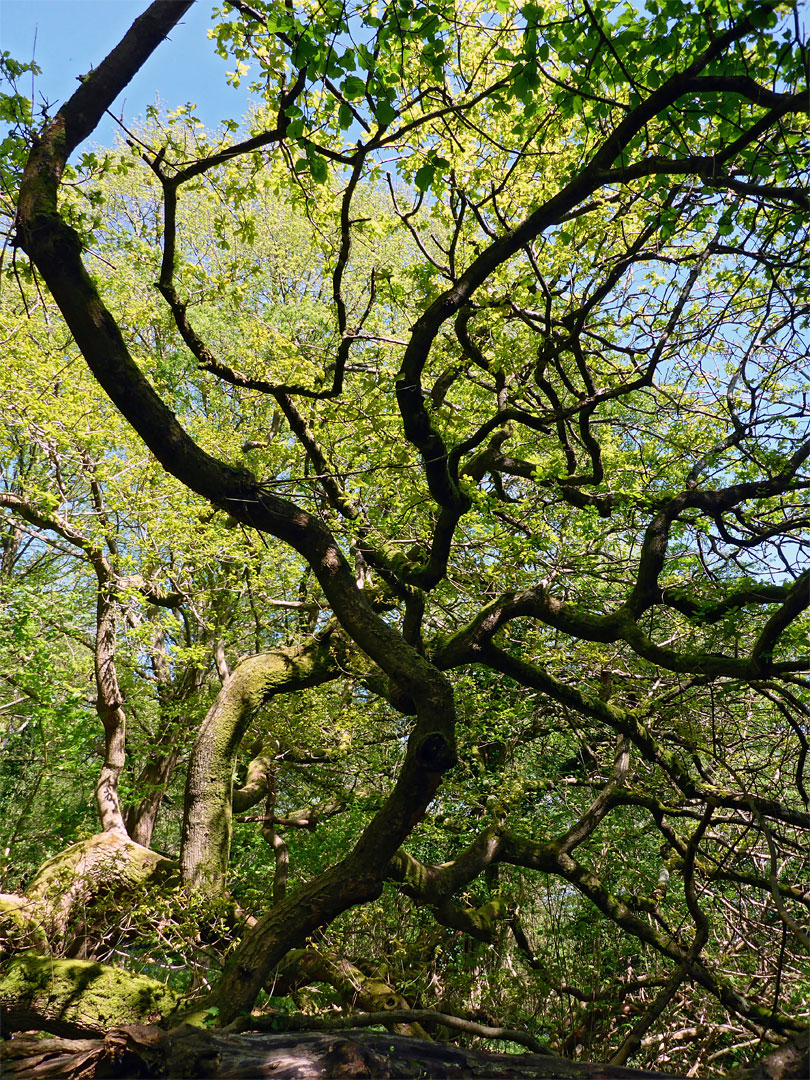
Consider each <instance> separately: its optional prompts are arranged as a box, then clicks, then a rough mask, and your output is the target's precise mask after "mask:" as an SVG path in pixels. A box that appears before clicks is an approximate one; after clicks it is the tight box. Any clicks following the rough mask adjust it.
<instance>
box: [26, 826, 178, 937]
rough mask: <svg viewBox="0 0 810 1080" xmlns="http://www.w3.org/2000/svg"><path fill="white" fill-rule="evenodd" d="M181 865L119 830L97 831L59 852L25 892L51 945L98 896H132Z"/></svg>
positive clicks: (116, 898) (164, 879)
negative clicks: (95, 833) (76, 913)
mask: <svg viewBox="0 0 810 1080" xmlns="http://www.w3.org/2000/svg"><path fill="white" fill-rule="evenodd" d="M176 872H177V864H176V863H175V862H174V861H173V860H171V859H167V858H166V857H165V856H164V855H160V854H159V853H158V852H156V851H151V850H150V849H149V848H145V847H142V846H141V845H140V844H136V843H134V842H133V841H132V840H129V839H127V838H126V837H122V836H120V835H119V834H117V833H110V832H107V833H98V834H97V835H95V836H91V837H88V839H87V840H82V841H81V842H80V843H78V844H71V846H70V847H68V848H65V850H64V851H60V852H59V853H58V854H57V855H54V856H53V858H51V859H48V860H47V861H46V862H44V863H43V864H42V866H41V867H40V868H39V870H38V871H37V874H36V877H35V878H34V879H33V881H32V882H31V884H30V885H29V886H28V888H27V889H26V892H25V895H26V898H27V899H28V901H29V903H30V905H31V909H32V911H33V912H34V913H35V915H36V918H37V919H38V921H39V925H40V927H41V928H42V931H43V932H44V934H45V935H46V937H47V939H48V941H50V942H51V944H52V945H56V944H57V943H63V942H64V938H65V935H66V934H67V933H68V932H69V925H70V921H71V915H72V913H73V911H74V909H75V908H76V907H77V906H80V907H81V908H82V910H83V911H87V909H89V908H90V907H92V905H93V903H94V901H95V900H96V899H97V898H98V897H107V898H114V899H115V900H118V901H120V900H121V898H122V897H124V896H126V895H131V894H132V893H134V892H137V890H138V889H141V888H143V887H144V886H145V885H147V884H153V883H157V882H163V881H167V880H169V879H170V878H171V877H172V876H173V875H174V874H176Z"/></svg>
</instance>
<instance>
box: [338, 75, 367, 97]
mask: <svg viewBox="0 0 810 1080" xmlns="http://www.w3.org/2000/svg"><path fill="white" fill-rule="evenodd" d="M341 90H342V91H343V95H344V97H346V98H348V99H349V101H360V100H361V99H362V98H364V97H365V96H366V84H365V83H364V82H363V80H362V79H358V77H357V76H356V75H347V76H346V78H345V79H344V80H343V85H342V86H341Z"/></svg>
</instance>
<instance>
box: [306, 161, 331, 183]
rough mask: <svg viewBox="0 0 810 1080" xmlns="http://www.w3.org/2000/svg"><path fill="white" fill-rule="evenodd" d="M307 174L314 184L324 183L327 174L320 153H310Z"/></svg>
mask: <svg viewBox="0 0 810 1080" xmlns="http://www.w3.org/2000/svg"><path fill="white" fill-rule="evenodd" d="M309 174H310V176H311V177H312V179H313V180H314V181H315V183H316V184H325V183H326V180H327V177H328V176H329V170H328V168H327V165H326V161H325V160H324V158H322V157H321V155H320V154H312V156H311V157H310V158H309Z"/></svg>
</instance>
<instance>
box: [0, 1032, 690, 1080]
mask: <svg viewBox="0 0 810 1080" xmlns="http://www.w3.org/2000/svg"><path fill="white" fill-rule="evenodd" d="M1 1052H2V1072H3V1080H84V1078H86V1077H98V1076H115V1077H119V1078H121V1077H127V1078H130V1077H132V1078H135V1077H137V1078H141V1080H149V1078H151V1077H155V1078H157V1077H167V1076H168V1077H177V1076H183V1077H187V1078H189V1080H194V1078H199V1080H202V1078H205V1080H238V1078H242V1080H244V1078H250V1080H261V1078H263V1077H267V1078H272V1080H331V1078H338V1077H341V1078H351V1077H357V1078H369V1080H370V1078H374V1080H399V1078H401V1080H410V1078H413V1080H415V1078H417V1077H421V1078H424V1077H430V1078H431V1080H443V1078H447V1080H466V1078H470V1080H472V1078H476V1080H481V1078H483V1077H486V1078H487V1080H633V1078H635V1080H664V1074H662V1073H652V1072H643V1071H640V1070H638V1069H628V1068H624V1067H622V1066H614V1065H588V1064H582V1063H580V1062H572V1061H567V1060H565V1059H564V1058H558V1057H554V1056H551V1055H547V1054H496V1053H487V1052H484V1051H480V1050H468V1049H466V1048H464V1047H459V1046H448V1045H443V1044H441V1043H432V1042H426V1041H425V1040H423V1039H414V1038H409V1037H407V1036H403V1035H389V1034H381V1033H378V1032H368V1031H358V1030H350V1031H346V1032H341V1033H339V1034H336V1033H326V1032H281V1033H273V1034H268V1033H259V1032H244V1033H242V1034H235V1033H220V1032H215V1031H204V1030H201V1029H199V1028H192V1027H180V1028H175V1029H174V1030H172V1031H168V1032H167V1031H164V1030H163V1029H162V1028H158V1027H156V1026H154V1025H148V1026H146V1025H137V1024H133V1025H130V1026H129V1027H124V1028H115V1029H113V1030H111V1031H109V1032H108V1033H107V1034H106V1035H105V1036H104V1038H99V1039H43V1038H41V1037H38V1036H34V1035H18V1036H15V1037H14V1038H12V1039H10V1040H8V1041H7V1042H5V1043H4V1044H2V1051H1ZM666 1080H673V1078H672V1077H667V1078H666ZM675 1080H683V1078H681V1077H678V1078H675Z"/></svg>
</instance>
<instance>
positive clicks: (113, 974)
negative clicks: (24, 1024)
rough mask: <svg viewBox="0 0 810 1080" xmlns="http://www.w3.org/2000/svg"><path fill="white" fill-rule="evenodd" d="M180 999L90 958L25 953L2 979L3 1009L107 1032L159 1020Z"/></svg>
mask: <svg viewBox="0 0 810 1080" xmlns="http://www.w3.org/2000/svg"><path fill="white" fill-rule="evenodd" d="M177 1004H178V997H177V995H176V994H175V993H174V992H173V991H172V990H169V989H168V987H166V986H164V985H163V983H160V982H157V981H156V980H154V979H148V978H146V977H144V976H142V975H132V974H130V973H129V972H128V971H124V970H122V969H120V968H114V967H109V966H108V965H106V964H98V963H94V962H93V961H91V960H57V959H54V958H52V957H49V956H38V955H36V954H35V953H23V954H22V955H20V956H17V957H15V958H14V959H13V960H11V961H10V962H9V963H8V964H7V965H6V966H5V969H4V971H3V975H2V978H0V1008H2V1010H3V1012H9V1013H14V1012H25V1013H35V1014H37V1015H38V1016H40V1017H41V1018H42V1019H43V1020H44V1021H46V1022H51V1023H53V1022H58V1023H59V1024H62V1025H75V1026H77V1027H80V1028H85V1029H88V1030H91V1029H95V1030H99V1031H104V1030H106V1029H107V1028H109V1027H117V1026H121V1025H124V1024H138V1023H140V1024H148V1023H156V1022H158V1021H160V1020H161V1019H162V1018H163V1017H164V1016H167V1015H168V1014H169V1013H170V1012H172V1011H173V1010H174V1009H175V1008H176V1007H177Z"/></svg>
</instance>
